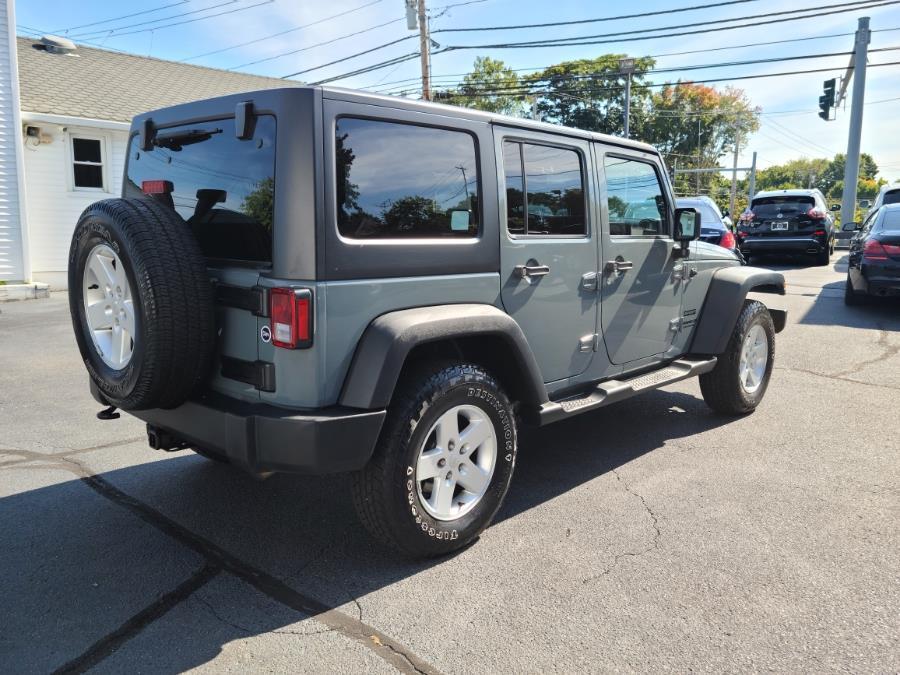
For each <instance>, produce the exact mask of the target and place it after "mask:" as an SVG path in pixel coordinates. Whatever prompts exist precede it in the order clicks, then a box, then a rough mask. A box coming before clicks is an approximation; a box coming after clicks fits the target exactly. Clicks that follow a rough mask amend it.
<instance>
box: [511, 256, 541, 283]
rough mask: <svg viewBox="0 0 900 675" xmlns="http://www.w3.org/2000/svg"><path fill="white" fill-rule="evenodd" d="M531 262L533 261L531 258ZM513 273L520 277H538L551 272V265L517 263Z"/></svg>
mask: <svg viewBox="0 0 900 675" xmlns="http://www.w3.org/2000/svg"><path fill="white" fill-rule="evenodd" d="M528 262H529V263H531V262H532V261H531V260H529V261H528ZM513 273H514V274H515V275H516V276H517V277H519V278H520V279H528V280H531V279H534V278H536V277H545V276H547V275H548V274H550V266H549V265H537V264H535V265H531V264H528V265H516V266H515V268H514V269H513Z"/></svg>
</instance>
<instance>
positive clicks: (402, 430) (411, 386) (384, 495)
mask: <svg viewBox="0 0 900 675" xmlns="http://www.w3.org/2000/svg"><path fill="white" fill-rule="evenodd" d="M516 452H517V446H516V422H515V414H514V411H513V408H512V405H511V404H510V402H509V399H507V397H506V394H505V393H504V392H503V390H502V389H501V388H500V385H499V384H498V383H497V382H496V381H495V380H494V379H493V378H492V377H491V376H490V375H489V374H488V373H487V372H486V371H484V370H483V369H482V368H481V367H480V366H476V365H471V364H461V363H457V364H449V365H445V366H443V367H437V368H426V369H424V370H423V369H419V370H416V371H414V372H412V373H411V374H410V375H409V376H407V377H405V378H404V379H403V381H402V382H401V383H400V384H398V387H397V392H396V393H395V399H394V401H392V403H391V405H390V406H389V408H388V415H387V419H386V420H385V423H384V427H383V428H382V432H381V436H380V438H379V441H378V444H377V446H376V448H375V452H374V454H373V456H372V459H371V460H370V461H369V463H368V464H367V465H366V467H365V468H364V469H363V470H362V471H359V472H357V473H355V474H354V475H353V480H352V482H353V502H354V506H355V507H356V511H357V513H358V514H359V518H360V520H361V521H362V523H363V524H364V525H365V526H366V528H367V529H368V530H369V532H370V533H371V534H372V536H373V537H375V538H376V539H377V540H379V541H380V542H382V543H384V544H386V545H387V546H389V547H391V548H393V549H395V550H398V551H400V552H401V553H403V554H405V555H409V556H412V557H432V556H438V555H444V554H447V553H450V552H452V551H455V550H457V549H460V548H462V547H464V546H466V545H467V544H469V543H471V542H472V541H474V540H475V539H476V538H477V537H478V536H479V535H480V534H481V532H482V531H483V530H484V529H485V528H486V527H487V526H488V525H489V524H490V522H491V520H493V518H494V515H495V514H496V513H497V510H498V509H499V508H500V506H501V504H502V503H503V499H504V497H505V496H506V492H507V490H508V489H509V484H510V481H511V480H512V474H513V469H514V468H515V463H516Z"/></svg>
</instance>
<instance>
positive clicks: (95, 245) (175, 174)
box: [69, 87, 785, 556]
mask: <svg viewBox="0 0 900 675" xmlns="http://www.w3.org/2000/svg"><path fill="white" fill-rule="evenodd" d="M699 235H700V218H699V214H698V213H697V212H696V211H694V210H693V209H679V208H676V205H675V200H674V198H673V195H672V190H671V186H670V185H669V182H668V179H667V177H666V171H665V167H664V166H663V162H662V159H661V157H660V155H659V153H658V152H657V151H656V150H654V149H653V148H652V147H650V146H648V145H644V144H641V143H636V142H632V141H627V140H623V139H621V138H613V137H610V136H603V135H598V134H592V133H587V132H584V131H579V130H576V129H566V128H561V127H555V126H551V125H548V124H542V123H537V122H533V121H528V120H522V119H514V118H509V117H502V116H497V115H491V114H487V113H481V112H476V111H471V110H466V109H460V108H453V107H446V106H440V105H433V104H428V103H421V102H414V101H408V100H403V99H398V98H387V97H380V96H374V95H370V94H365V93H359V92H353V91H347V90H339V89H329V88H320V87H309V88H292V89H279V90H270V91H259V92H253V93H248V94H246V95H236V96H229V97H223V98H217V99H213V100H207V101H200V102H197V103H192V104H187V105H180V106H176V107H172V108H166V109H162V110H156V111H153V112H150V113H147V114H144V115H141V116H139V117H137V118H136V119H135V120H134V121H133V123H132V127H131V137H130V142H129V146H128V157H127V168H126V177H125V181H124V185H123V191H122V198H121V199H111V200H106V201H102V202H98V203H96V204H94V205H92V206H91V207H89V208H88V209H87V210H86V211H85V212H84V214H83V215H82V216H81V218H80V220H79V221H78V224H77V226H76V228H75V232H74V235H73V239H72V247H71V255H70V261H69V280H70V283H69V288H70V306H71V313H72V319H73V325H74V329H75V335H76V338H77V340H78V346H79V348H80V350H81V355H82V357H83V359H84V363H85V365H86V366H87V370H88V373H89V375H90V384H91V390H92V392H93V395H94V397H95V398H96V399H97V401H98V402H100V403H102V404H103V405H105V406H108V408H107V409H106V410H104V411H102V412H101V413H100V416H102V417H103V418H107V419H108V418H112V417H115V416H116V415H117V413H115V412H114V409H115V408H121V409H123V410H125V411H127V412H129V413H130V414H132V415H134V416H136V417H138V418H140V419H142V420H144V421H146V423H147V431H148V437H149V442H150V445H151V446H152V447H154V448H158V449H163V450H176V449H182V448H192V449H194V450H195V451H196V452H198V453H200V454H202V455H204V456H206V457H208V458H211V459H216V460H220V461H227V462H230V463H232V464H234V465H238V466H240V467H243V468H245V469H247V470H249V471H252V472H271V471H297V472H306V473H326V472H351V473H352V483H353V488H354V495H355V503H356V508H357V510H358V512H359V515H360V517H361V519H362V521H363V522H364V523H365V524H366V526H367V527H368V529H369V530H370V531H371V532H372V534H373V535H374V536H375V537H376V538H377V539H379V540H380V541H382V542H384V543H386V544H388V545H391V546H393V547H394V548H396V549H399V550H400V551H402V552H404V553H406V554H409V555H416V556H428V555H439V554H443V553H447V552H449V551H452V550H454V549H457V548H459V547H461V546H464V545H465V544H467V543H468V542H471V541H472V540H473V539H475V538H476V537H477V536H478V535H479V533H480V532H481V531H482V530H483V529H484V528H485V527H487V525H488V524H489V523H490V521H491V519H492V518H493V516H494V514H495V513H496V512H497V510H498V509H499V508H500V505H501V503H502V501H503V499H504V496H505V494H506V491H507V488H508V487H509V485H510V479H511V477H512V473H513V468H514V466H515V463H516V453H517V450H518V447H519V439H520V438H521V436H522V434H526V433H527V429H528V428H530V427H533V426H534V425H544V424H550V423H552V422H556V421H560V420H564V419H567V418H570V417H572V416H574V415H578V414H581V413H584V412H587V411H590V410H594V409H596V408H599V407H601V406H605V405H608V404H610V403H615V402H617V401H621V400H623V399H626V398H628V397H630V396H634V395H635V394H639V393H641V392H644V391H648V390H651V389H655V388H657V387H661V386H664V385H667V384H670V383H673V382H676V381H678V380H682V379H684V378H688V377H692V376H699V377H700V386H701V389H702V392H703V396H704V398H705V400H706V401H707V402H708V403H709V404H710V406H712V408H713V409H715V410H717V411H719V412H721V413H725V414H732V415H734V414H745V413H749V412H751V411H752V410H753V409H754V408H755V407H756V406H757V405H758V404H759V402H760V401H761V399H762V397H763V395H764V393H765V391H766V387H767V385H768V382H769V377H770V375H771V372H772V363H773V355H774V347H775V342H774V340H775V333H776V332H777V331H779V330H781V329H782V328H783V327H784V324H785V313H784V312H783V311H778V310H774V309H767V308H766V306H765V305H763V304H762V303H761V302H760V301H758V300H751V299H748V297H747V294H748V293H749V292H751V291H755V292H757V293H768V294H783V293H784V279H783V277H782V275H781V274H779V273H776V272H771V271H767V270H761V269H754V268H750V267H742V266H741V265H740V264H739V261H738V260H737V258H736V257H735V255H734V254H732V253H731V252H729V251H726V250H725V249H722V248H720V247H718V246H712V245H709V244H706V243H703V242H700V241H696V240H697V238H698V236H699ZM757 297H759V296H757ZM762 297H765V296H762Z"/></svg>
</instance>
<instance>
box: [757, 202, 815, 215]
mask: <svg viewBox="0 0 900 675" xmlns="http://www.w3.org/2000/svg"><path fill="white" fill-rule="evenodd" d="M814 205H815V200H813V198H812V197H763V198H761V199H758V200H756V199H754V200H753V206H752V207H750V210H751V211H753V214H754V215H755V216H756V218H757V219H766V218H796V217H797V216H799V215H800V214H803V213H806V212H807V211H809V210H810V209H811V208H812V207H813V206H814ZM779 213H780V214H781V215H780V216H779V215H778V214H779Z"/></svg>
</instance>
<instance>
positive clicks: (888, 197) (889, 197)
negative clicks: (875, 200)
mask: <svg viewBox="0 0 900 675" xmlns="http://www.w3.org/2000/svg"><path fill="white" fill-rule="evenodd" d="M884 203H885V204H900V190H891V191H890V192H885V193H884Z"/></svg>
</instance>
